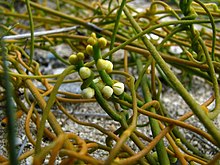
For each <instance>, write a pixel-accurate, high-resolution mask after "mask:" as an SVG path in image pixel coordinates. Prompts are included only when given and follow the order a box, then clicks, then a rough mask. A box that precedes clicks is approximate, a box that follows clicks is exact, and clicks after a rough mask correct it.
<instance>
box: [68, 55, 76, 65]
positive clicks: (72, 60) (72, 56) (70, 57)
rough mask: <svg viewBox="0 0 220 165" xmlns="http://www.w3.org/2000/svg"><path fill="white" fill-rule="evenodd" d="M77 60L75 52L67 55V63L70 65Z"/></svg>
mask: <svg viewBox="0 0 220 165" xmlns="http://www.w3.org/2000/svg"><path fill="white" fill-rule="evenodd" d="M77 62H78V57H77V55H75V54H72V55H71V56H69V63H70V64H72V65H75V64H77Z"/></svg>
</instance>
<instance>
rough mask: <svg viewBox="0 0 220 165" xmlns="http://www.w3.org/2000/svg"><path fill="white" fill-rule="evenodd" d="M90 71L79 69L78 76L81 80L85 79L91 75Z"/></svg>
mask: <svg viewBox="0 0 220 165" xmlns="http://www.w3.org/2000/svg"><path fill="white" fill-rule="evenodd" d="M91 73H92V71H91V70H90V69H89V68H88V67H84V66H83V67H81V68H80V69H79V75H80V77H81V78H82V79H87V78H89V76H90V75H91Z"/></svg>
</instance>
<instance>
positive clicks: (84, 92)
mask: <svg viewBox="0 0 220 165" xmlns="http://www.w3.org/2000/svg"><path fill="white" fill-rule="evenodd" d="M94 95H95V90H94V89H92V88H90V87H88V88H85V89H83V90H82V97H83V98H86V99H91V98H92V97H93V96H94Z"/></svg>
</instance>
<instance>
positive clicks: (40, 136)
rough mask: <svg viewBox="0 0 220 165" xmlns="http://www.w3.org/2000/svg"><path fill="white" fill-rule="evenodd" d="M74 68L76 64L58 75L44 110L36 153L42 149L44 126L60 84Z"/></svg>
mask: <svg viewBox="0 0 220 165" xmlns="http://www.w3.org/2000/svg"><path fill="white" fill-rule="evenodd" d="M73 69H74V66H73V65H71V66H69V67H67V68H66V69H65V70H64V71H63V72H62V74H61V75H60V76H59V77H58V79H57V82H56V84H55V86H54V87H53V90H52V92H51V94H50V97H49V99H48V102H47V104H46V107H45V108H44V110H43V116H42V118H41V121H40V127H39V130H38V132H37V142H36V148H35V153H36V154H38V153H40V151H41V141H42V137H43V133H44V128H45V123H46V120H47V118H48V115H49V112H50V109H51V106H52V105H53V104H54V102H55V100H56V94H57V91H58V90H59V87H60V85H61V84H62V81H63V79H64V78H65V77H66V75H68V74H69V73H70V72H71V71H72V70H73Z"/></svg>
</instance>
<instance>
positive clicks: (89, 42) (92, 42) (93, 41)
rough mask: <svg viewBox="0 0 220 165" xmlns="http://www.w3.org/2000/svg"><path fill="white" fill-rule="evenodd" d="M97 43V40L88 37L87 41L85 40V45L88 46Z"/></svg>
mask: <svg viewBox="0 0 220 165" xmlns="http://www.w3.org/2000/svg"><path fill="white" fill-rule="evenodd" d="M96 42H97V40H96V39H95V38H93V37H89V39H88V40H87V43H88V44H90V45H95V44H96Z"/></svg>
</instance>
